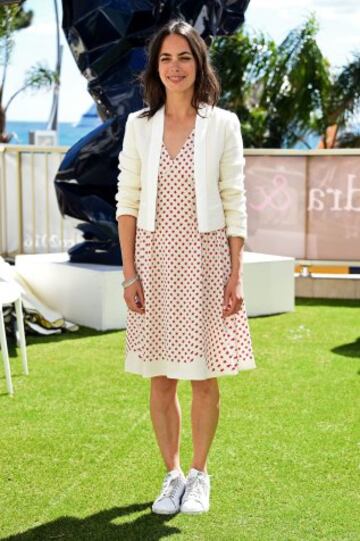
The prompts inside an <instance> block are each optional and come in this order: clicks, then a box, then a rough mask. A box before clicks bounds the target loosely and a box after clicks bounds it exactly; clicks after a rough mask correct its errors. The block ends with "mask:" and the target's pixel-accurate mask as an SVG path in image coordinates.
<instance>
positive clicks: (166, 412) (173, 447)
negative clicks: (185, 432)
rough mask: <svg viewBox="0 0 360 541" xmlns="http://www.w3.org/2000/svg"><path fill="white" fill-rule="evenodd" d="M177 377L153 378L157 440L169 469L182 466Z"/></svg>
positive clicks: (152, 387) (153, 403) (151, 400)
mask: <svg viewBox="0 0 360 541" xmlns="http://www.w3.org/2000/svg"><path fill="white" fill-rule="evenodd" d="M177 382H178V380H177V379H170V378H167V377H166V376H156V377H152V378H151V388H150V413H151V420H152V424H153V428H154V431H155V435H156V440H157V443H158V445H159V448H160V452H161V454H162V457H163V459H164V462H165V466H166V468H167V470H168V471H171V470H173V469H175V468H178V469H181V467H180V432H181V408H180V403H179V398H178V396H177Z"/></svg>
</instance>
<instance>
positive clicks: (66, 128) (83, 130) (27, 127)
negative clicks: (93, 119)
mask: <svg viewBox="0 0 360 541" xmlns="http://www.w3.org/2000/svg"><path fill="white" fill-rule="evenodd" d="M46 125H47V122H46V121H43V122H41V121H36V120H8V121H7V122H6V132H7V133H13V137H12V138H11V140H10V141H9V143H8V144H9V145H29V144H30V143H29V132H30V131H34V130H46ZM95 127H96V126H93V127H92V126H90V127H89V126H81V127H76V122H59V124H58V142H57V144H58V145H64V146H69V147H70V146H72V145H74V144H75V143H77V142H78V141H79V140H80V139H81V138H82V137H84V136H85V135H87V134H88V133H90V132H91V131H93V130H94V129H95Z"/></svg>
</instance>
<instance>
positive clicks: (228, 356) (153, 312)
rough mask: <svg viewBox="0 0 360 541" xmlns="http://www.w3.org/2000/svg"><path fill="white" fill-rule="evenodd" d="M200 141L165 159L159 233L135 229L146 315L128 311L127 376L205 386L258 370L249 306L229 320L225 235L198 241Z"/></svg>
mask: <svg viewBox="0 0 360 541" xmlns="http://www.w3.org/2000/svg"><path fill="white" fill-rule="evenodd" d="M194 135H195V128H193V130H192V131H191V132H190V134H189V135H188V137H187V139H186V140H185V142H184V144H183V146H182V147H181V149H180V151H179V152H178V154H177V155H176V156H175V158H172V157H171V156H170V155H169V153H168V151H167V149H166V146H165V144H164V143H162V148H161V155H160V167H159V177H158V188H157V208H156V222H155V231H147V230H145V229H142V228H139V227H137V229H136V241H135V267H136V270H137V273H138V274H139V277H140V279H141V283H142V287H143V291H144V297H145V312H144V313H143V314H140V313H137V312H133V311H132V310H130V309H128V311H127V329H126V352H125V371H127V372H132V373H136V374H140V375H142V376H143V377H153V376H161V375H163V376H167V377H168V378H176V379H189V380H191V379H194V380H202V379H207V378H212V377H218V376H223V375H235V374H237V373H238V372H239V371H240V370H248V369H252V368H256V365H255V360H254V357H253V351H252V344H251V336H250V332H249V326H248V320H247V314H246V304H245V302H243V304H242V308H241V309H240V311H239V312H237V313H235V314H233V315H231V316H228V317H224V316H223V308H222V306H223V299H224V287H225V285H226V282H227V279H228V277H229V275H230V272H231V259H230V248H229V244H228V240H227V237H226V233H225V227H224V228H222V229H218V230H215V231H210V232H207V233H199V231H198V226H197V215H196V202H195V183H194V160H193V152H194Z"/></svg>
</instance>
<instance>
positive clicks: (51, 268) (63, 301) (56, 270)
mask: <svg viewBox="0 0 360 541" xmlns="http://www.w3.org/2000/svg"><path fill="white" fill-rule="evenodd" d="M15 269H16V271H17V272H18V273H19V274H20V275H21V276H22V277H23V278H24V279H25V280H26V281H27V283H28V284H29V286H30V287H31V288H32V290H33V292H34V293H35V295H37V296H38V297H39V299H40V300H41V301H43V302H44V303H45V304H47V305H48V306H49V307H50V308H53V309H54V310H57V311H59V312H61V313H62V315H63V317H64V318H66V319H68V320H70V321H72V322H74V323H77V324H78V325H85V326H87V327H90V328H93V329H96V330H101V331H103V330H108V329H125V328H126V315H127V306H126V304H125V301H124V298H123V288H122V286H121V282H122V280H123V279H124V278H123V272H122V267H115V266H107V265H95V264H90V263H70V261H69V255H68V254H67V252H64V253H58V254H36V255H17V256H16V258H15ZM244 290H245V299H246V305H247V311H248V315H249V316H256V315H265V314H275V313H281V312H289V311H292V310H294V300H295V298H294V297H295V280H294V259H293V258H292V257H281V256H276V255H267V254H259V253H252V252H245V253H244Z"/></svg>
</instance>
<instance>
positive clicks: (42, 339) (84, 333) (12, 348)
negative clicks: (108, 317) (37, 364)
mask: <svg viewBox="0 0 360 541" xmlns="http://www.w3.org/2000/svg"><path fill="white" fill-rule="evenodd" d="M119 332H125V329H110V330H107V331H97V330H96V329H90V327H84V326H81V327H79V330H78V331H75V332H70V331H67V332H64V333H61V334H50V335H47V336H43V335H33V334H27V335H26V345H27V346H31V345H37V344H53V343H54V342H55V341H56V342H67V341H68V340H81V339H82V338H91V337H92V336H100V335H101V336H106V335H107V334H113V333H119ZM8 350H9V357H16V356H17V353H16V341H15V338H14V336H9V337H8Z"/></svg>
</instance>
